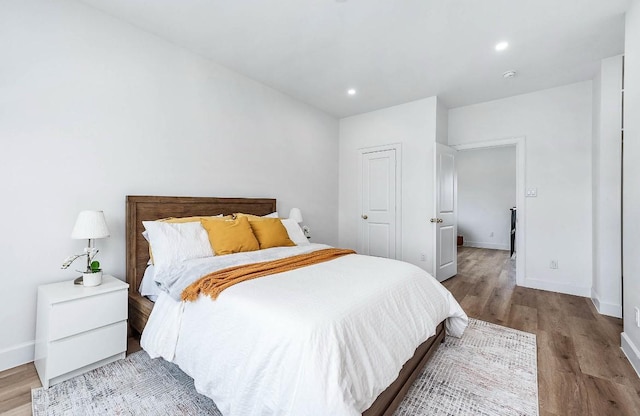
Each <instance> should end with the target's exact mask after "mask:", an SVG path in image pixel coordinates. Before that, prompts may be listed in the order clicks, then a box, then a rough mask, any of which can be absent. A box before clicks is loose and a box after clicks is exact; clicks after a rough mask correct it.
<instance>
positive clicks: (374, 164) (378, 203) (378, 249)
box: [358, 149, 397, 259]
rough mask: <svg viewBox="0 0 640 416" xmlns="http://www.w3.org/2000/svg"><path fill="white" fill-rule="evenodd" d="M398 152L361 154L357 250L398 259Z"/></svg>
mask: <svg viewBox="0 0 640 416" xmlns="http://www.w3.org/2000/svg"><path fill="white" fill-rule="evenodd" d="M396 156H397V155H396V150H395V149H387V150H381V151H371V152H362V153H361V163H362V164H361V166H362V170H361V175H362V177H361V188H360V189H361V190H362V192H361V195H360V208H361V209H360V227H359V229H360V230H359V231H360V232H359V241H358V251H359V252H360V253H361V254H366V255H370V256H378V257H387V258H392V259H395V258H396V254H397V247H396V227H397V224H396V209H397V207H396V192H397V189H396V175H397V172H396Z"/></svg>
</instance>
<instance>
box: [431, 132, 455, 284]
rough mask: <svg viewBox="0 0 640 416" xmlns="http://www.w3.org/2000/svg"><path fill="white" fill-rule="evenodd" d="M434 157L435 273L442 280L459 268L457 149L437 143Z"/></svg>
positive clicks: (433, 220) (433, 219)
mask: <svg viewBox="0 0 640 416" xmlns="http://www.w3.org/2000/svg"><path fill="white" fill-rule="evenodd" d="M435 159H436V160H435V163H434V167H435V179H436V187H435V188H436V189H435V191H436V195H435V205H436V206H435V213H436V215H435V218H432V219H431V222H432V223H433V226H434V227H435V233H434V236H435V244H434V247H435V255H434V268H435V273H434V275H435V277H436V279H437V280H438V281H439V282H442V281H443V280H446V279H448V278H450V277H452V276H454V275H455V274H456V273H457V272H458V259H457V255H458V246H457V234H458V224H457V212H456V211H457V205H458V201H457V196H458V195H457V193H458V189H457V185H458V184H457V177H456V151H455V150H454V149H452V148H450V147H448V146H445V145H443V144H440V143H436V151H435Z"/></svg>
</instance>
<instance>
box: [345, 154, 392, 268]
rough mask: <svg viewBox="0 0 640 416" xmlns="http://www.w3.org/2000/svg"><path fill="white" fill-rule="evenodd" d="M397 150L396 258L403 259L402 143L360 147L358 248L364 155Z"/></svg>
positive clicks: (360, 241)
mask: <svg viewBox="0 0 640 416" xmlns="http://www.w3.org/2000/svg"><path fill="white" fill-rule="evenodd" d="M386 150H395V152H396V257H395V259H396V260H402V143H391V144H385V145H381V146H371V147H361V148H359V149H358V178H357V181H358V194H357V196H356V198H358V213H357V215H358V216H357V220H358V240H357V241H358V250H359V251H360V250H362V220H361V218H360V215H361V214H362V209H363V208H362V167H363V166H362V157H363V155H364V154H365V153H374V152H384V151H386Z"/></svg>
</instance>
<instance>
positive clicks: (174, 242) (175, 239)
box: [142, 221, 213, 273]
mask: <svg viewBox="0 0 640 416" xmlns="http://www.w3.org/2000/svg"><path fill="white" fill-rule="evenodd" d="M142 225H144V228H145V229H146V231H147V237H148V241H149V244H150V245H151V249H152V250H153V263H154V265H155V266H156V269H166V268H168V267H169V266H171V265H173V264H176V263H180V262H183V261H185V260H190V259H197V258H200V257H211V256H213V251H212V250H211V243H210V242H209V236H208V235H207V231H206V230H205V229H204V228H203V227H202V224H200V222H185V223H169V222H161V221H142ZM158 272H159V271H158V270H156V273H158Z"/></svg>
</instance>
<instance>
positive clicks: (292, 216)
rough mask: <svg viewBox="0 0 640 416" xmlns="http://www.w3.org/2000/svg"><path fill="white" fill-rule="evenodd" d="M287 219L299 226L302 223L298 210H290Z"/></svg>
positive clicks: (300, 213)
mask: <svg viewBox="0 0 640 416" xmlns="http://www.w3.org/2000/svg"><path fill="white" fill-rule="evenodd" d="M289 219H292V220H295V221H296V222H297V223H298V224H300V223H301V222H302V221H303V220H302V212H300V208H291V211H289Z"/></svg>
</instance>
